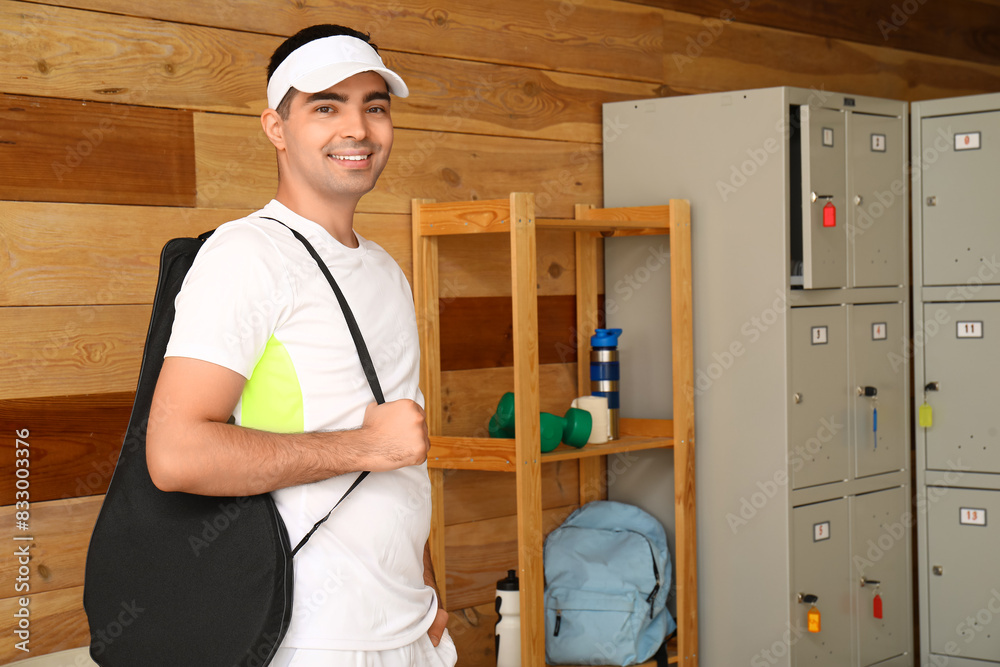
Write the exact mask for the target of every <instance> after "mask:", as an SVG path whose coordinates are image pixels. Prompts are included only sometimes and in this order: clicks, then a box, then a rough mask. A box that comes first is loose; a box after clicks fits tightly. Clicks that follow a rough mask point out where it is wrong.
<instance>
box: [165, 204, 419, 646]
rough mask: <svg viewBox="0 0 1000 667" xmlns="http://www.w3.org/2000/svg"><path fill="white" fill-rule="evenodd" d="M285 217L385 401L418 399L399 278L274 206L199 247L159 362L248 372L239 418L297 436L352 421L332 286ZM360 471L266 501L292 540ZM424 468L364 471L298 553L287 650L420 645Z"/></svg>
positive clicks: (365, 250) (354, 406) (362, 394)
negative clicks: (361, 342) (363, 347)
mask: <svg viewBox="0 0 1000 667" xmlns="http://www.w3.org/2000/svg"><path fill="white" fill-rule="evenodd" d="M262 216H269V217H272V218H275V219H277V220H280V221H281V222H283V223H285V224H286V225H288V226H289V227H292V228H293V229H295V230H296V231H298V232H299V233H300V234H302V235H303V236H305V237H306V238H307V239H308V240H309V242H310V243H312V244H313V246H314V247H315V248H316V250H317V252H319V254H320V256H321V257H322V258H323V260H324V261H325V262H326V265H327V267H328V268H329V269H330V272H331V273H332V274H333V276H334V278H335V279H336V281H337V283H338V285H339V286H340V289H341V291H342V292H343V293H344V295H345V297H346V299H347V301H348V304H349V305H350V307H351V310H352V311H353V313H354V316H355V318H356V319H357V322H358V326H359V328H360V329H361V333H362V335H363V336H364V338H365V341H366V343H367V346H368V350H369V352H370V353H371V357H372V361H373V362H374V364H375V369H376V372H377V374H378V378H379V382H380V384H381V386H382V391H383V393H384V395H385V400H386V401H393V400H397V399H402V398H409V399H412V400H414V401H416V402H418V403H419V404H420V405H423V395H422V394H421V393H420V389H419V387H418V379H419V365H420V348H419V344H418V338H417V327H416V318H415V315H414V308H413V297H412V294H411V292H410V287H409V284H408V283H407V281H406V277H405V276H404V275H403V272H402V271H401V270H400V268H399V266H398V265H397V264H396V262H395V261H394V260H393V259H392V257H391V256H389V254H388V253H386V252H385V250H383V249H382V248H381V247H380V246H379V245H378V244H376V243H373V242H371V241H368V240H366V239H364V238H362V237H361V236H357V238H358V243H359V244H360V245H359V247H358V248H347V247H345V246H344V245H342V244H341V243H339V242H338V241H336V240H335V239H334V238H333V237H332V236H330V235H329V234H328V233H327V232H326V230H324V229H323V228H322V227H320V226H319V225H318V224H316V223H314V222H312V221H310V220H307V219H305V218H303V217H301V216H299V215H297V214H295V213H293V212H292V211H291V210H289V209H288V208H287V207H285V206H284V205H282V204H280V203H278V202H277V201H271V202H270V203H269V204H268V205H267V206H265V207H264V208H263V209H261V210H260V211H257V212H256V213H254V214H252V215H250V216H248V217H247V218H243V219H241V220H235V221H233V222H228V223H226V224H224V225H222V226H220V227H219V228H218V230H216V232H215V233H214V234H213V235H212V237H211V238H210V239H208V240H207V241H206V242H205V244H204V246H203V247H202V249H201V251H200V252H199V253H198V256H197V258H196V260H195V262H194V265H193V266H192V267H191V270H190V271H189V272H188V274H187V276H186V278H185V280H184V285H183V287H182V288H181V292H180V294H179V295H178V296H177V300H176V306H177V315H176V318H175V320H174V325H173V330H172V333H171V337H170V342H169V344H168V345H167V352H166V356H168V357H170V356H175V357H178V356H179V357H191V358H195V359H201V360H204V361H209V362H212V363H214V364H218V365H220V366H224V367H226V368H229V369H231V370H233V371H235V372H237V373H239V374H240V375H242V376H243V377H245V378H248V380H247V383H246V386H245V388H244V390H243V394H242V396H241V398H240V401H239V403H238V404H237V406H236V410H235V411H234V417H235V420H236V423H237V424H240V425H243V426H247V427H250V428H256V429H261V430H266V431H272V432H282V433H294V432H312V431H330V430H339V429H351V428H356V427H358V426H360V425H361V423H362V420H363V417H364V412H365V408H366V406H367V405H368V404H369V403H371V402H372V401H373V400H374V399H373V397H372V392H371V389H370V388H369V385H368V381H367V379H366V378H365V375H364V371H363V370H362V368H361V363H360V361H359V359H358V353H357V349H356V347H355V344H354V340H353V338H352V337H351V334H350V331H349V330H348V328H347V324H346V322H345V320H344V316H343V314H342V311H341V308H340V305H339V304H338V302H337V299H336V296H335V295H334V293H333V290H332V289H331V288H330V285H329V283H328V282H327V281H326V279H325V278H324V277H323V274H322V273H321V272H320V270H319V267H317V266H316V262H315V260H314V259H313V258H312V257H311V256H310V255H309V253H308V252H307V251H306V249H305V247H304V246H303V245H302V244H301V243H300V242H299V241H298V240H297V239H296V238H295V237H294V236H293V235H292V233H291V232H290V231H289V230H287V229H285V228H284V227H282V226H281V225H279V224H278V223H276V222H274V221H273V220H266V219H262ZM356 477H357V474H356V473H348V474H345V475H341V476H339V477H334V478H332V479H328V480H324V481H321V482H315V483H313V484H305V485H302V486H296V487H291V488H287V489H282V490H279V491H275V492H274V493H272V496H273V497H274V500H275V502H276V503H277V506H278V509H279V511H280V513H281V516H282V518H283V519H284V521H285V525H286V526H287V528H288V534H289V539H290V540H291V544H292V545H293V546H294V545H295V544H297V543H298V542H299V540H300V539H301V538H302V537H303V536H304V535H305V534H306V533H307V532H308V531H309V529H310V528H311V527H312V526H313V524H314V523H315V522H316V521H317V520H319V519H320V518H322V517H323V516H324V515H325V514H326V513H327V512H328V511H329V510H330V508H331V507H333V506H334V504H335V503H336V502H337V500H339V499H340V497H341V496H342V495H343V494H344V492H345V491H346V490H347V488H348V486H350V484H351V482H353V481H354V479H355V478H356ZM430 515H431V500H430V482H429V480H428V476H427V466H426V464H423V465H419V466H411V467H406V468H402V469H399V470H394V471H391V472H376V473H372V474H371V475H369V476H368V478H367V479H365V480H364V481H363V482H362V483H361V484H360V485H359V486H358V488H357V489H355V490H354V491H353V492H352V493H351V495H350V496H348V497H347V499H346V500H345V501H344V502H343V503H342V504H341V505H340V507H338V508H337V510H336V511H335V512H334V513H333V515H332V516H331V517H330V519H329V520H328V521H327V522H326V523H325V524H323V525H322V527H320V529H319V530H317V531H316V532H315V533H314V534H313V536H312V537H311V538H310V540H309V542H308V543H307V544H306V545H305V546H304V547H303V548H302V549H301V550H300V551H299V552H298V554H296V556H295V559H294V569H295V588H294V600H295V603H294V607H293V612H292V621H291V626H290V627H289V630H288V634H287V635H286V637H285V640H284V642H283V643H282V646H284V647H294V648H311V649H338V650H385V649H391V648H397V647H400V646H404V645H406V644H409V643H412V642H413V641H416V640H417V639H418V638H419V637H420V636H421V635H422V634H423V633H425V632H426V631H427V629H428V628H429V627H430V625H431V623H432V622H433V620H434V616H435V613H436V606H437V603H436V600H435V596H434V592H433V589H431V588H430V587H428V586H427V585H426V584H424V580H423V550H424V544H425V543H426V541H427V536H428V533H429V530H430Z"/></svg>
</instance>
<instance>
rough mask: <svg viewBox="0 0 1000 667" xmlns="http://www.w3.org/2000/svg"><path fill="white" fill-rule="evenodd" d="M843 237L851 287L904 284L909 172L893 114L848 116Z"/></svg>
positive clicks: (897, 120)
mask: <svg viewBox="0 0 1000 667" xmlns="http://www.w3.org/2000/svg"><path fill="white" fill-rule="evenodd" d="M847 135H848V142H849V144H848V160H849V164H850V170H849V174H848V176H849V180H848V182H847V206H848V209H849V211H850V217H849V224H850V227H849V228H848V231H847V239H848V245H849V248H850V250H851V251H852V252H853V257H852V262H851V266H852V267H853V269H854V273H853V276H851V278H852V280H851V283H850V284H851V285H852V286H853V287H880V286H883V285H905V284H906V282H907V280H906V255H907V253H908V252H909V248H908V246H907V238H906V222H907V220H906V204H907V202H906V194H907V183H908V180H909V173H908V170H907V165H906V155H907V150H906V149H907V143H906V134H905V132H904V124H903V121H902V119H901V118H898V117H896V116H878V115H872V114H865V113H851V114H848V116H847Z"/></svg>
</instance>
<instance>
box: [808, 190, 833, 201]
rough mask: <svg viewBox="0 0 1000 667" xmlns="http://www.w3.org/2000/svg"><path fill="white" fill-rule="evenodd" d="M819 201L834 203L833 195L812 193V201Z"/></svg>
mask: <svg viewBox="0 0 1000 667" xmlns="http://www.w3.org/2000/svg"><path fill="white" fill-rule="evenodd" d="M817 199H826V200H827V201H832V200H833V195H818V194H816V193H815V192H814V193H812V200H813V201H814V202H815V201H816V200H817Z"/></svg>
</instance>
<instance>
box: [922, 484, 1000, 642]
mask: <svg viewBox="0 0 1000 667" xmlns="http://www.w3.org/2000/svg"><path fill="white" fill-rule="evenodd" d="M927 491H928V502H927V512H928V529H927V534H928V538H929V539H928V543H929V563H930V567H931V571H930V573H928V574H925V576H927V577H928V590H929V596H928V601H927V602H928V604H929V607H930V613H931V619H932V624H931V632H930V646H931V650H932V651H933V652H935V653H939V654H944V655H959V656H961V657H963V658H973V659H977V660H998V659H1000V578H998V577H997V573H998V565H997V563H998V559H1000V491H984V490H980V489H956V488H947V487H928V489H927ZM932 499H933V500H932ZM956 647H957V651H956V650H955V649H956Z"/></svg>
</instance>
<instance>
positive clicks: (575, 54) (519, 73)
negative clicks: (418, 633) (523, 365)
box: [0, 0, 1000, 665]
mask: <svg viewBox="0 0 1000 667" xmlns="http://www.w3.org/2000/svg"><path fill="white" fill-rule="evenodd" d="M320 22H341V23H345V24H348V25H352V26H354V27H358V28H361V29H364V30H367V31H370V32H372V33H373V37H374V39H375V41H376V42H377V43H378V44H380V45H381V47H382V52H383V54H384V56H385V58H386V60H387V61H388V62H389V64H390V66H392V67H394V68H396V69H397V70H398V71H399V72H400V73H401V74H402V75H403V76H404V78H406V80H407V81H408V83H409V85H410V88H411V91H412V96H411V97H410V98H408V99H406V100H396V101H394V103H393V117H394V122H395V124H396V126H397V128H398V131H397V138H396V145H395V149H394V155H393V158H392V160H391V161H390V164H389V166H388V168H387V169H386V171H385V173H384V175H383V177H382V179H381V181H380V184H379V186H378V188H377V190H376V191H374V192H373V193H371V194H370V195H368V196H367V197H365V199H364V200H363V201H362V203H361V207H360V213H359V216H358V220H357V222H358V227H359V230H360V231H361V233H362V234H364V235H367V236H369V237H371V238H373V239H374V240H376V241H378V242H380V243H382V244H383V245H384V246H385V247H386V248H387V249H389V251H390V252H391V253H393V255H394V256H395V257H396V258H397V259H398V261H399V262H400V264H401V265H402V266H403V268H404V270H405V271H406V272H407V274H408V275H410V271H411V266H412V258H411V250H410V240H409V239H410V232H409V226H410V218H409V210H410V204H409V202H410V199H411V198H413V197H426V198H435V199H438V200H441V201H446V200H460V199H473V198H484V199H488V198H501V197H506V196H507V194H508V193H509V192H510V191H512V190H527V191H533V192H535V193H537V199H536V202H537V206H538V211H539V215H540V216H545V217H563V218H568V217H571V216H572V214H573V205H574V204H576V203H590V204H595V205H600V204H601V159H600V158H601V140H602V136H604V135H605V134H607V135H608V136H607V138H609V139H612V138H613V134H614V126H613V125H609V126H608V127H607V128H603V127H602V125H601V115H600V113H601V103H603V102H608V101H614V100H625V99H637V98H649V97H658V96H665V95H677V94H687V93H698V92H707V91H719V90H731V89H738V88H751V87H762V86H774V85H795V86H805V87H814V88H817V89H818V88H825V89H827V90H838V91H844V92H850V93H856V94H867V95H876V96H883V97H891V98H900V99H906V100H920V99H929V98H937V97H947V96H956V95H964V94H973V93H982V92H991V91H995V90H1000V66H998V63H1000V42H998V41H997V40H996V39H995V36H996V32H997V30H998V28H1000V9H998V7H997V5H996V3H994V2H987V1H986V0H981V1H980V0H954V1H953V2H949V3H924V2H923V0H920V1H919V2H918V1H917V0H913V1H908V2H894V1H893V0H876V1H870V0H847V1H845V2H842V3H838V4H836V5H835V4H834V3H797V2H793V1H792V0H782V1H775V2H769V3H758V2H753V0H710V1H708V2H704V1H699V2H695V1H694V0H635V1H625V0H504V1H501V0H490V1H487V0H484V1H483V2H476V3H472V2H463V1H461V0H440V1H439V2H436V3H428V2H422V1H419V0H389V1H388V2H385V3H368V2H361V0H312V1H311V2H309V3H305V2H300V1H298V0H293V1H288V2H285V1H282V0H218V1H215V2H207V3H205V2H196V1H195V0H176V1H174V2H162V1H160V0H63V1H62V2H57V1H51V2H47V1H43V2H22V1H17V0H0V72H2V75H0V341H2V345H0V434H2V438H3V442H2V447H0V451H2V452H3V459H2V463H3V467H2V470H0V506H2V508H0V539H3V540H6V543H7V544H8V545H9V544H13V541H12V538H13V537H14V536H15V535H17V536H24V535H29V534H30V535H32V536H33V537H34V538H35V539H34V542H32V544H33V547H32V560H31V564H30V585H31V590H30V605H29V607H30V611H31V625H30V628H31V634H30V643H29V644H28V647H29V648H30V649H31V653H30V655H32V656H34V655H38V654H44V653H47V652H52V651H56V650H60V649H64V648H68V647H72V646H80V645H83V644H85V643H86V642H87V636H88V630H87V626H86V619H85V617H84V615H83V613H82V606H81V591H82V584H83V564H84V558H85V554H86V547H87V543H88V539H89V535H90V530H91V527H92V525H93V522H94V518H95V516H96V513H97V511H98V509H99V506H100V500H101V494H102V493H103V492H104V490H105V489H106V487H107V483H108V480H109V478H110V474H111V471H112V470H113V466H114V462H115V460H116V457H117V452H118V449H119V448H120V445H121V440H122V437H123V435H124V431H125V426H126V423H127V420H128V414H129V409H130V404H131V398H132V394H133V392H134V387H135V381H136V377H137V374H138V364H139V358H140V353H141V348H142V342H143V338H144V335H145V331H146V324H147V318H148V315H149V309H150V303H151V301H152V295H153V288H154V284H155V276H156V262H157V255H158V251H159V248H160V247H161V246H162V244H163V243H164V242H165V241H166V240H167V239H169V238H171V237H175V236H181V235H192V234H197V233H199V232H201V231H204V230H207V229H210V228H213V227H215V226H216V225H218V224H220V223H221V222H223V221H225V220H228V219H232V218H234V217H239V216H241V215H243V214H244V213H246V212H248V211H251V210H253V209H254V208H256V207H259V206H260V205H261V204H263V203H265V202H266V201H267V200H268V199H269V198H270V197H271V196H272V193H273V191H274V185H275V168H274V159H273V157H272V151H271V147H270V145H269V144H268V143H267V141H266V140H265V139H264V137H263V136H262V134H261V132H260V130H259V125H258V121H257V118H256V116H257V115H258V114H259V113H260V111H261V110H262V109H263V107H264V105H265V102H264V99H265V94H264V85H265V74H264V72H265V67H266V63H267V60H268V58H269V56H270V53H271V52H272V51H273V49H274V48H275V47H276V46H277V45H278V44H279V43H280V41H281V39H282V38H283V36H287V35H289V34H292V33H293V32H295V31H296V30H298V29H299V28H302V27H304V26H306V25H309V24H312V23H320ZM674 157H676V158H678V159H683V156H674ZM508 252H509V251H508V250H506V244H494V243H491V242H490V240H489V239H487V238H474V239H463V240H455V239H446V240H443V241H442V242H441V258H442V260H441V262H442V267H441V285H442V296H443V312H442V323H443V326H444V335H443V337H442V338H443V340H444V341H445V344H444V350H443V355H442V359H443V365H444V368H445V376H444V400H445V403H446V405H445V414H446V428H447V431H448V432H449V433H455V434H460V433H462V434H477V433H483V432H484V430H485V423H486V419H487V418H488V416H489V414H490V413H491V412H492V410H493V407H494V405H495V402H496V400H497V398H498V397H499V396H500V394H501V393H502V392H503V391H505V390H506V389H507V388H509V387H511V386H512V385H513V377H512V375H513V374H512V372H511V368H510V364H511V355H510V348H509V345H510V333H511V332H510V326H511V324H510V305H509V298H508V297H509V292H510V281H509V279H508V278H507V270H508V267H509V256H508ZM573 252H574V251H573V245H572V239H570V238H566V237H565V236H564V235H560V234H551V233H544V234H541V235H540V238H539V240H538V256H539V259H538V276H539V280H538V289H539V296H540V298H539V303H540V307H541V310H542V317H541V318H540V323H541V327H542V337H543V339H542V340H543V344H542V349H541V357H542V362H543V365H542V376H543V379H544V382H545V383H546V385H545V386H546V390H545V391H544V392H543V394H542V395H543V409H548V410H551V411H553V412H558V413H561V412H563V411H564V409H565V407H566V404H567V402H568V400H569V399H570V398H571V397H572V395H573V393H574V378H575V362H576V355H575V352H574V350H573V347H572V346H573V341H574V340H575V334H574V332H573V330H572V323H573V312H572V311H573V305H572V299H571V296H572V294H573V291H574V278H575V276H574V275H573V274H574V271H573ZM19 430H27V431H28V432H29V435H28V437H27V438H25V439H26V440H27V441H28V442H29V443H30V452H31V455H30V478H29V479H30V485H31V486H30V503H31V504H30V523H29V530H28V531H18V530H16V527H15V521H16V519H17V516H16V512H17V511H18V508H16V507H15V506H14V502H15V492H16V490H17V489H16V488H15V481H16V477H15V472H14V471H15V468H14V448H15V432H16V431H19ZM577 476H578V470H577V468H576V465H575V464H573V463H559V464H550V465H548V466H547V469H546V470H545V481H544V488H545V517H546V522H547V526H548V527H552V526H555V525H557V524H558V522H559V521H561V519H562V518H563V517H564V516H566V514H568V513H569V512H570V511H571V510H572V509H573V508H574V502H575V499H574V493H573V490H574V489H575V488H576V487H577ZM513 513H514V504H513V478H512V477H510V476H505V475H503V474H500V473H473V472H462V473H453V474H449V475H448V476H447V477H446V490H445V517H446V523H447V526H448V528H447V531H446V544H447V563H448V571H447V573H445V574H444V575H443V576H445V577H446V580H447V584H448V588H449V607H450V608H451V610H452V611H453V612H455V613H454V614H453V618H452V623H451V627H452V631H453V634H454V635H455V636H456V638H457V641H458V644H459V648H460V654H461V656H462V658H461V662H460V664H462V665H487V664H492V639H491V636H492V631H493V618H494V615H493V612H492V590H493V582H495V581H496V580H497V579H499V578H500V577H501V576H502V575H503V574H504V572H505V570H506V569H508V568H510V567H514V566H515V561H516V548H515V544H514V542H513V536H514V533H515V522H514V518H513ZM12 551H13V550H12V549H4V550H2V552H0V554H2V555H0V587H2V588H0V618H2V619H3V620H2V621H0V637H5V638H6V639H4V640H3V641H2V643H0V663H7V662H10V661H11V660H14V659H17V658H21V657H27V656H28V654H26V653H24V652H22V651H20V650H17V649H16V648H15V647H14V641H13V639H12V637H13V635H12V628H11V623H12V619H13V612H14V610H15V609H16V608H17V607H16V606H17V604H18V602H17V597H19V596H20V594H19V593H18V592H16V591H15V580H16V577H17V576H18V575H17V565H18V564H17V563H16V561H15V559H13V558H12V557H11V555H10V553H11V552H12ZM439 576H440V575H439ZM702 576H711V573H710V572H704V571H702Z"/></svg>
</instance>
